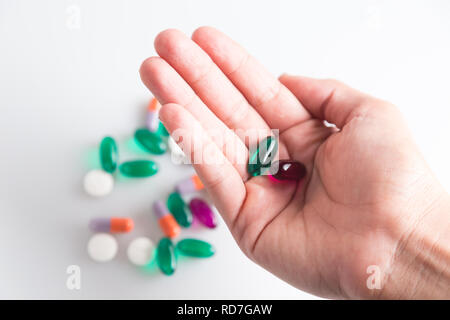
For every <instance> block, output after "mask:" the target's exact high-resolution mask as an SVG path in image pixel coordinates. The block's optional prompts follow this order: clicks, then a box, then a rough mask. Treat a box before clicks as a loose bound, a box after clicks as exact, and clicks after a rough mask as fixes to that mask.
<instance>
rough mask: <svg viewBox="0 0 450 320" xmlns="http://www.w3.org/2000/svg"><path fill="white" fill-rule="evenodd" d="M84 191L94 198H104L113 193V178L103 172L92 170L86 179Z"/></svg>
mask: <svg viewBox="0 0 450 320" xmlns="http://www.w3.org/2000/svg"><path fill="white" fill-rule="evenodd" d="M83 185H84V190H85V191H86V193H87V194H89V195H91V196H93V197H103V196H106V195H108V194H110V193H111V191H112V189H113V187H114V178H113V176H112V175H111V174H110V173H108V172H105V171H103V170H91V171H89V172H88V173H87V174H86V176H85V177H84V181H83Z"/></svg>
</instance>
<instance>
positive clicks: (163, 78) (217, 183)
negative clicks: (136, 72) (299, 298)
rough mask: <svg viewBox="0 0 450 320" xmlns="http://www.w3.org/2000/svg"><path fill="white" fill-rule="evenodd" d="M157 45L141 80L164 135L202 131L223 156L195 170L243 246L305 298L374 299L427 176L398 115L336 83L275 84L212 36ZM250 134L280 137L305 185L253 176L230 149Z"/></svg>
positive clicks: (162, 38) (244, 147) (211, 32)
mask: <svg viewBox="0 0 450 320" xmlns="http://www.w3.org/2000/svg"><path fill="white" fill-rule="evenodd" d="M155 48H156V50H157V52H158V54H159V57H151V58H149V59H147V60H146V61H145V62H144V63H143V64H142V67H141V77H142V80H143V81H144V83H145V84H146V86H147V87H148V88H149V89H150V90H151V91H152V92H153V94H154V95H155V96H156V98H157V99H158V100H159V101H160V102H161V103H162V104H163V108H162V109H161V111H160V118H161V120H162V122H163V123H164V124H165V126H166V127H167V129H168V130H169V132H174V131H175V130H177V129H179V128H183V129H185V130H186V131H187V132H193V131H195V130H201V132H202V133H203V134H201V135H197V136H196V137H195V138H193V139H197V140H201V141H197V142H201V143H202V144H203V145H204V144H207V145H208V146H209V147H210V149H212V151H210V152H212V153H214V156H215V157H216V158H217V159H220V160H222V161H218V162H217V163H199V164H194V167H195V169H196V171H197V173H198V174H199V176H200V178H201V179H202V181H203V182H204V184H205V186H206V188H207V190H208V192H209V193H210V194H211V196H212V198H213V200H214V202H215V205H216V206H217V208H218V210H219V212H220V213H221V214H222V216H223V218H224V220H225V222H226V223H227V225H228V227H229V228H230V230H231V232H232V234H233V236H234V237H235V239H236V241H237V243H238V244H239V246H240V247H241V249H242V250H243V251H244V252H245V253H246V254H247V255H248V256H249V257H250V258H251V259H252V260H254V261H255V262H257V263H258V264H260V265H262V266H263V267H265V268H266V269H268V270H269V271H271V272H273V273H274V274H276V275H277V276H279V277H280V278H282V279H284V280H286V281H288V282H289V283H291V284H293V285H295V286H296V287H298V288H301V289H304V290H306V291H309V292H312V293H315V294H318V295H321V296H326V297H361V296H368V295H375V294H376V293H373V292H372V291H370V290H369V288H367V286H366V279H367V277H368V276H369V275H368V274H367V270H368V269H367V268H368V267H369V266H378V267H379V268H380V269H381V270H384V271H387V270H388V269H389V267H390V265H391V263H392V261H393V260H394V257H395V254H396V249H397V248H398V247H399V245H400V244H401V241H402V239H404V238H405V237H407V232H408V230H410V228H412V226H413V225H414V223H415V221H417V217H416V216H415V215H414V213H412V212H409V213H408V214H406V215H405V211H406V208H408V207H410V206H411V203H412V202H414V196H415V194H414V190H415V189H414V188H413V187H412V186H414V185H417V184H427V179H430V178H428V177H429V174H428V168H427V167H426V165H425V164H424V162H423V160H422V158H421V156H420V155H419V154H418V152H417V151H416V147H415V146H414V144H413V143H412V141H411V138H410V137H409V133H408V131H407V129H406V128H405V125H404V124H403V120H402V118H401V116H400V115H399V114H398V112H397V111H396V109H395V108H394V107H393V106H391V105H389V104H388V103H386V102H383V101H381V100H377V99H375V98H372V97H370V96H368V95H365V94H363V93H360V92H358V91H356V90H354V89H351V88H349V87H347V86H345V85H343V84H341V83H339V82H337V81H334V80H315V79H310V78H304V77H294V76H288V75H284V76H282V77H280V79H277V78H275V77H273V76H272V75H271V74H269V73H268V72H267V71H266V70H265V69H264V68H263V67H262V66H261V65H260V64H259V63H258V62H257V61H256V60H255V59H254V58H253V57H252V56H250V55H249V54H248V53H246V52H245V50H243V49H242V48H241V47H240V46H239V45H238V44H236V43H235V42H234V41H232V40H231V39H229V38H228V37H226V36H225V35H223V34H222V33H220V32H219V31H217V30H215V29H213V28H209V27H202V28H200V29H198V30H197V31H196V32H195V33H194V34H193V36H192V39H190V38H188V37H187V36H185V35H184V34H183V33H181V32H179V31H177V30H166V31H164V32H162V33H161V34H159V35H158V37H157V38H156V40H155ZM324 120H327V121H328V122H330V123H333V124H335V125H336V127H337V128H336V127H329V126H326V125H325V124H324ZM255 129H256V130H260V131H263V132H267V133H268V134H269V132H270V129H278V130H279V132H280V136H279V141H280V147H279V158H280V159H294V160H296V161H299V162H302V163H304V164H305V166H306V168H307V170H308V174H307V176H306V178H305V179H303V180H302V181H300V182H298V183H293V182H280V183H276V182H274V181H272V180H270V179H268V178H267V177H265V176H259V177H253V178H249V177H248V174H247V173H246V165H245V163H238V162H236V161H234V160H235V158H234V157H233V156H234V155H233V154H231V153H230V152H229V149H230V148H228V149H227V144H233V145H234V146H238V147H237V149H236V148H235V149H233V150H236V152H238V153H243V154H245V155H246V156H248V147H249V146H248V143H249V142H248V140H246V139H244V138H243V136H241V135H239V134H236V133H235V130H241V131H246V130H250V131H251V130H255ZM217 130H222V132H224V133H225V135H226V136H227V139H225V142H223V141H221V139H219V137H217V134H213V132H217ZM211 146H212V148H211ZM224 150H227V152H224ZM409 186H411V187H409ZM394 222H395V223H394ZM394 224H395V227H392V226H393V225H394Z"/></svg>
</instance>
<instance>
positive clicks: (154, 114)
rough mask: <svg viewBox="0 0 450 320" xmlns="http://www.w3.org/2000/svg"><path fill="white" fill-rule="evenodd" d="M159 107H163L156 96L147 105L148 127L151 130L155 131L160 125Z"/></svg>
mask: <svg viewBox="0 0 450 320" xmlns="http://www.w3.org/2000/svg"><path fill="white" fill-rule="evenodd" d="M159 109H161V104H160V103H159V102H158V100H156V98H153V99H152V100H151V101H150V103H149V104H148V107H147V120H146V124H147V129H148V130H149V131H151V132H155V131H156V130H157V129H158V126H159V118H158V114H159Z"/></svg>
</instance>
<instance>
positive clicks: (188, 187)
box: [175, 175, 204, 196]
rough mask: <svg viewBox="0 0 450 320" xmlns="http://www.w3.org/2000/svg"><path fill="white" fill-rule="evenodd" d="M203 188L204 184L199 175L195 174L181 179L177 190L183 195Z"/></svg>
mask: <svg viewBox="0 0 450 320" xmlns="http://www.w3.org/2000/svg"><path fill="white" fill-rule="evenodd" d="M203 188H204V185H203V183H202V181H201V180H200V178H199V177H198V176H197V175H193V176H192V177H190V178H188V179H185V180H182V181H180V182H179V183H178V184H177V185H176V187H175V189H176V191H177V192H178V193H179V194H181V195H182V196H184V195H187V194H189V193H192V192H195V191H199V190H202V189H203Z"/></svg>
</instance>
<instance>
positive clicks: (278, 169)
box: [270, 160, 306, 180]
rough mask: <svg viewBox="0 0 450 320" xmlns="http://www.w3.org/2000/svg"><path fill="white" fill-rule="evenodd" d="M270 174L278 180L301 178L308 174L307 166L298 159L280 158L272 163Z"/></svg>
mask: <svg viewBox="0 0 450 320" xmlns="http://www.w3.org/2000/svg"><path fill="white" fill-rule="evenodd" d="M270 174H271V175H272V176H273V177H274V178H275V179H277V180H300V179H302V178H303V177H304V176H305V175H306V167H305V165H304V164H303V163H301V162H298V161H292V160H280V161H275V162H274V163H272V165H271V167H270Z"/></svg>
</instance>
